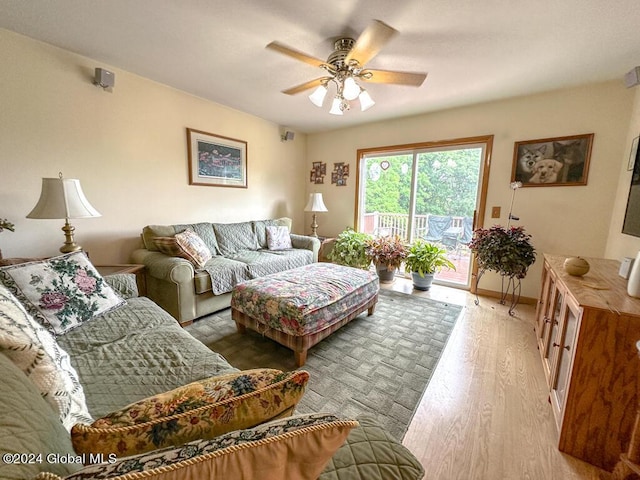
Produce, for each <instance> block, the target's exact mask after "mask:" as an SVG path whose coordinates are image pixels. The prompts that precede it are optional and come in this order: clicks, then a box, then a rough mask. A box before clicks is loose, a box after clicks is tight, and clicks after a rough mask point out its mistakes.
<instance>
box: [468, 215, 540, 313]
mask: <svg viewBox="0 0 640 480" xmlns="http://www.w3.org/2000/svg"><path fill="white" fill-rule="evenodd" d="M469 249H470V250H471V251H472V252H473V253H474V254H475V255H476V260H477V262H478V269H479V271H478V275H477V277H476V292H477V289H478V283H479V282H480V278H482V275H483V274H484V272H485V271H487V270H491V271H494V272H497V273H499V274H500V275H501V276H502V277H503V282H502V292H501V296H500V303H501V304H503V305H504V304H505V303H506V298H507V295H508V294H509V292H511V304H510V306H509V315H514V308H515V306H516V305H517V304H518V302H519V300H520V280H521V279H523V278H524V277H525V276H526V275H527V270H528V269H529V267H530V266H531V264H532V263H533V262H535V260H536V251H535V249H534V248H533V245H531V235H528V234H526V233H525V232H524V228H523V227H507V228H504V227H501V226H500V225H494V226H493V227H491V228H489V229H482V228H478V229H477V230H475V231H474V232H473V239H472V240H471V243H469ZM505 278H506V279H507V281H506V282H505V281H504V279H505ZM505 283H506V286H505ZM478 303H479V299H478V298H477V293H476V305H478Z"/></svg>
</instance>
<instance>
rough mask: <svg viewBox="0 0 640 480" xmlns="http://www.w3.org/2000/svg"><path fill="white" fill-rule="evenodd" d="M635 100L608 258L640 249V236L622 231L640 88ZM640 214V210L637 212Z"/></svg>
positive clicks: (639, 126)
mask: <svg viewBox="0 0 640 480" xmlns="http://www.w3.org/2000/svg"><path fill="white" fill-rule="evenodd" d="M633 92H634V100H633V110H632V114H631V121H630V122H629V129H628V132H627V136H626V142H625V144H624V146H625V148H624V152H623V153H624V155H623V158H622V168H621V169H620V176H619V181H618V189H617V191H616V195H615V201H614V208H613V215H612V216H611V228H610V229H609V239H608V242H607V249H606V252H605V256H606V257H607V258H616V259H621V258H623V257H632V258H635V256H636V255H637V253H638V250H640V238H639V237H633V236H631V235H625V234H623V233H622V224H623V222H624V215H625V212H626V208H627V197H628V196H629V188H630V185H631V173H632V172H631V171H629V170H627V165H628V161H629V156H630V152H631V143H632V142H633V139H634V138H636V137H637V136H638V135H640V88H638V87H636V88H634V89H633ZM635 213H636V215H640V212H635Z"/></svg>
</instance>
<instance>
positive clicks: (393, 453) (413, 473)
mask: <svg viewBox="0 0 640 480" xmlns="http://www.w3.org/2000/svg"><path fill="white" fill-rule="evenodd" d="M357 420H358V423H359V424H360V425H359V426H358V427H357V428H354V429H353V430H352V431H351V433H349V436H348V437H347V441H346V442H345V443H344V445H342V446H341V447H340V449H339V450H338V451H337V452H336V453H335V454H334V455H333V456H332V457H331V459H330V460H329V463H328V464H327V466H326V467H325V469H324V471H323V472H322V475H320V476H319V477H318V480H343V479H367V480H387V479H389V478H393V479H395V480H420V479H421V478H423V476H424V468H423V467H422V465H421V464H420V462H418V460H417V459H416V458H415V457H414V456H413V454H412V453H411V452H410V451H409V450H408V449H407V448H406V447H405V446H403V445H402V444H401V443H400V442H398V441H397V440H396V439H395V438H393V437H392V436H391V435H389V433H387V432H386V431H385V430H384V429H383V428H382V427H381V426H380V424H379V423H378V422H376V421H375V419H374V418H373V417H371V416H368V415H363V416H360V417H358V418H357Z"/></svg>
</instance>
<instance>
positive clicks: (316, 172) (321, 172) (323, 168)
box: [310, 162, 327, 183]
mask: <svg viewBox="0 0 640 480" xmlns="http://www.w3.org/2000/svg"><path fill="white" fill-rule="evenodd" d="M326 174H327V164H326V163H322V162H313V168H312V169H311V177H310V181H311V183H324V176H325V175H326Z"/></svg>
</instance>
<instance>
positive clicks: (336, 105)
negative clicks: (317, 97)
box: [329, 95, 343, 115]
mask: <svg viewBox="0 0 640 480" xmlns="http://www.w3.org/2000/svg"><path fill="white" fill-rule="evenodd" d="M329 113H330V114H332V115H342V114H343V112H342V98H340V96H339V95H336V96H335V97H334V98H333V103H332V104H331V110H329Z"/></svg>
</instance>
